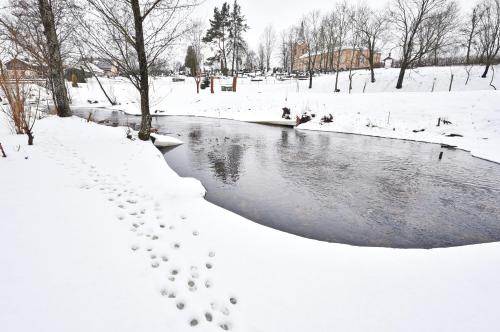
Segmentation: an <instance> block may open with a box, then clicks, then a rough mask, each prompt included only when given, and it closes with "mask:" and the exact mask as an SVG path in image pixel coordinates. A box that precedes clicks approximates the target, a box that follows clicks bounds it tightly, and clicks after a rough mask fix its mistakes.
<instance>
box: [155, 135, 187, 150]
mask: <svg viewBox="0 0 500 332" xmlns="http://www.w3.org/2000/svg"><path fill="white" fill-rule="evenodd" d="M151 137H153V140H154V142H153V144H154V145H155V146H157V147H159V148H166V147H172V146H178V145H182V144H184V143H183V142H182V141H181V140H180V139H177V138H175V137H170V136H166V135H160V134H151Z"/></svg>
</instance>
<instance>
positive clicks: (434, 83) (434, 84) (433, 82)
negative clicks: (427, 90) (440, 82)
mask: <svg viewBox="0 0 500 332" xmlns="http://www.w3.org/2000/svg"><path fill="white" fill-rule="evenodd" d="M435 86H436V78H434V81H432V91H431V92H434V87H435Z"/></svg>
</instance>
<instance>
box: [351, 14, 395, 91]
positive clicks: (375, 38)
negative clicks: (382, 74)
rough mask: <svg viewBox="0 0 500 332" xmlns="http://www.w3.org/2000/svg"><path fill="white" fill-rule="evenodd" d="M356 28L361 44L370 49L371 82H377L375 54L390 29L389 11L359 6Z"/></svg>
mask: <svg viewBox="0 0 500 332" xmlns="http://www.w3.org/2000/svg"><path fill="white" fill-rule="evenodd" d="M356 30H357V31H358V33H359V44H360V46H362V47H364V48H366V50H367V51H368V59H367V60H368V64H369V66H370V73H371V82H372V83H375V70H374V69H375V54H376V53H377V51H378V50H379V49H380V48H381V46H382V42H383V40H382V38H384V34H385V33H386V32H387V30H388V17H387V12H386V11H382V10H378V11H375V10H373V9H371V8H370V7H368V6H366V5H364V6H361V7H359V8H358V10H357V15H356Z"/></svg>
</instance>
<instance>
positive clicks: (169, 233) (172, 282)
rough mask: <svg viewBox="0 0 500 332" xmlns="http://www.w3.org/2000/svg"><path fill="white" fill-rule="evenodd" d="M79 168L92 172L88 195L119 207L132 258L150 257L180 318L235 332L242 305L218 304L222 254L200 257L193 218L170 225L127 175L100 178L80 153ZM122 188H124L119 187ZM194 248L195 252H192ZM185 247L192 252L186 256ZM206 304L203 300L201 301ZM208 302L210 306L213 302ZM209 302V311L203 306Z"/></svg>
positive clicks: (182, 217) (231, 300)
mask: <svg viewBox="0 0 500 332" xmlns="http://www.w3.org/2000/svg"><path fill="white" fill-rule="evenodd" d="M65 152H70V153H71V155H72V156H73V157H74V158H75V159H76V162H75V164H78V163H80V166H84V167H86V168H87V170H86V172H84V173H83V174H82V175H83V179H87V180H84V182H83V183H82V184H81V185H80V188H81V189H83V190H97V191H99V192H100V193H102V194H103V195H104V197H105V198H106V199H107V201H108V202H109V203H110V204H113V205H114V206H115V207H116V218H117V220H118V221H119V222H122V223H123V224H125V225H129V230H130V232H132V233H134V235H135V238H136V241H134V243H132V244H131V247H130V249H131V252H132V253H134V254H136V255H138V254H140V255H144V257H145V259H146V261H147V264H148V265H149V266H150V268H151V269H152V271H153V272H154V273H159V274H160V275H161V278H162V279H164V281H163V285H162V286H161V287H160V289H159V296H162V297H164V298H165V299H166V300H167V301H168V302H170V304H171V305H172V306H173V308H175V310H178V311H179V312H181V313H183V314H186V317H188V318H187V321H186V324H187V326H188V327H189V326H191V327H193V328H195V327H200V326H205V327H207V326H213V327H214V328H215V329H216V330H220V331H230V330H233V329H234V324H233V322H232V320H231V310H232V309H233V308H235V307H236V306H237V304H238V299H237V297H236V296H232V297H229V298H226V299H222V300H220V299H218V298H217V289H216V286H217V285H214V282H213V280H212V278H211V273H212V272H213V271H214V270H215V268H216V252H215V251H210V250H207V251H206V252H202V253H200V252H196V253H195V254H193V249H195V251H196V248H197V246H196V244H195V241H196V239H197V238H198V237H199V236H200V232H199V231H198V230H197V229H193V228H190V223H189V217H188V215H187V214H182V215H179V216H178V217H177V218H176V220H169V218H168V217H166V216H165V215H164V213H163V209H162V206H161V204H160V203H159V202H157V201H154V199H153V197H150V196H148V195H147V194H141V193H140V191H138V190H133V189H131V187H130V181H128V180H127V174H126V173H127V171H128V170H127V169H126V168H125V169H124V174H122V176H120V177H119V178H116V177H113V176H111V175H107V174H101V173H99V172H98V170H97V168H96V167H95V166H94V165H88V164H86V162H85V160H84V159H82V158H80V156H79V155H78V153H77V152H75V151H73V150H70V151H65ZM117 183H118V184H119V185H118V186H117ZM191 244H193V245H192V246H190V245H191ZM185 246H190V248H189V252H188V250H186V251H184V249H185ZM200 299H203V300H202V301H200ZM207 299H208V300H207ZM203 302H205V303H206V304H205V305H204V307H203V306H202V307H200V303H203Z"/></svg>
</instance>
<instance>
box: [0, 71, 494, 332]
mask: <svg viewBox="0 0 500 332" xmlns="http://www.w3.org/2000/svg"><path fill="white" fill-rule="evenodd" d="M433 70H436V69H430V68H426V69H420V70H418V71H413V72H412V73H411V79H409V80H407V83H408V85H407V87H406V88H405V90H403V91H398V92H397V93H391V92H394V91H392V89H393V88H392V86H393V85H394V84H393V82H392V79H393V78H394V76H395V75H397V71H396V70H387V71H384V70H379V71H378V72H377V74H378V77H379V80H378V82H377V83H376V84H375V85H373V86H372V85H370V84H369V85H368V86H367V89H366V93H365V94H363V93H362V86H363V84H364V81H363V77H364V79H365V80H366V77H367V75H368V73H367V72H359V73H358V74H357V75H356V76H355V78H357V79H359V82H357V83H355V94H354V95H349V94H347V93H345V89H346V84H347V83H346V82H347V81H346V74H345V73H343V74H342V76H341V82H342V85H341V89H342V90H343V91H342V93H341V94H337V95H334V94H332V93H330V92H329V91H331V90H332V89H333V88H332V86H333V77H331V76H322V77H318V78H316V79H315V82H314V84H315V88H314V89H313V90H312V91H307V89H306V84H307V82H300V85H299V92H297V86H296V83H295V82H285V83H282V82H274V80H271V79H270V80H269V81H268V82H267V83H260V84H256V83H252V82H249V81H248V80H242V82H240V83H241V84H240V85H239V90H238V92H237V93H222V92H220V89H219V88H218V89H217V91H216V94H215V95H210V93H209V91H208V90H205V91H202V93H201V94H200V95H199V96H197V95H196V94H195V85H194V82H192V81H190V80H189V79H188V81H187V82H186V83H180V84H174V83H172V82H171V81H170V79H157V80H155V83H154V87H153V89H152V91H153V99H154V103H153V104H154V106H153V107H154V108H153V109H154V110H158V111H165V113H164V114H177V115H197V116H209V117H224V118H232V119H238V120H244V121H248V120H259V119H277V118H278V119H279V118H280V116H281V108H282V107H284V106H288V107H291V108H292V112H293V113H294V114H300V113H301V112H302V111H307V110H308V111H312V112H316V113H317V115H318V116H317V118H319V117H321V116H322V115H323V114H328V113H332V115H334V123H333V124H328V125H320V124H319V123H318V120H314V121H313V123H309V124H307V125H304V127H303V128H300V129H299V130H302V129H311V130H331V131H345V132H352V133H360V134H368V135H377V136H387V137H394V138H405V139H416V140H422V141H431V142H444V143H449V144H454V145H458V146H459V147H461V148H464V149H468V150H471V151H472V152H473V153H474V154H477V155H478V156H481V157H484V158H487V159H490V160H497V161H500V152H499V151H498V148H497V146H495V144H498V143H499V142H500V139H499V138H500V134H499V132H498V130H499V129H498V128H499V125H500V103H499V101H500V99H499V96H500V95H499V94H498V93H497V92H495V91H492V90H493V89H492V88H491V87H489V86H488V85H489V80H487V81H486V80H481V79H480V78H478V74H479V72H480V68H475V69H474V71H473V74H474V76H473V77H472V80H471V82H470V83H469V85H468V86H467V87H465V84H464V81H463V80H462V79H463V76H461V75H463V73H465V71H464V70H463V68H459V67H457V68H453V70H454V71H455V72H456V77H455V85H454V86H455V88H456V90H455V89H454V91H455V92H452V93H449V92H447V89H448V85H449V74H450V68H439V69H437V70H438V74H437V75H436V76H437V81H436V86H435V90H436V92H434V93H430V92H429V90H430V88H431V86H432V81H433V78H434V75H431V72H432V71H433ZM462 72H463V73H462ZM461 73H462V74H461ZM362 75H364V76H362ZM447 80H448V81H447ZM496 82H497V83H498V84H499V85H500V82H499V81H498V80H497V81H496ZM429 83H430V85H429ZM219 84H220V83H219ZM105 86H106V87H107V88H108V89H110V91H111V94H112V95H114V96H115V97H116V98H117V100H118V101H119V102H120V103H122V105H119V106H117V107H116V108H117V109H123V110H125V111H127V112H132V113H137V112H138V106H137V105H138V104H137V97H136V94H135V93H134V91H133V89H132V87H131V86H130V84H129V83H126V82H125V81H123V80H121V79H116V80H109V81H106V82H105ZM458 90H470V91H462V92H456V91H458ZM71 95H72V100H73V103H74V106H87V107H88V106H93V107H95V106H108V105H107V104H106V101H105V98H104V97H103V96H102V94H101V93H100V92H99V90H98V87H97V84H96V83H95V82H91V83H89V84H84V85H81V87H79V88H76V89H75V88H72V89H71ZM87 100H91V101H94V100H96V101H98V102H99V103H98V104H92V105H89V103H88V102H87ZM389 112H390V114H391V115H390V116H388V113H389ZM438 117H445V118H447V119H448V120H449V121H451V122H452V124H451V125H447V126H444V127H443V126H441V127H436V124H437V119H438ZM368 122H369V123H371V124H372V125H374V127H367V126H366V125H367V124H368ZM415 129H426V130H425V131H424V132H420V133H413V130H415ZM443 134H460V135H463V136H464V137H458V138H450V137H446V136H445V135H443ZM35 136H36V138H35V146H33V147H28V146H26V141H27V139H26V137H20V136H14V135H10V134H9V131H8V129H7V128H6V127H5V121H3V120H2V122H1V123H0V142H1V143H2V144H3V146H4V148H5V151H6V153H7V155H8V158H5V159H4V158H0V184H1V190H0V211H1V220H2V222H0V251H1V252H2V254H1V255H0V266H1V267H2V271H1V273H0V330H1V331H9V332H18V331H19V332H20V331H23V332H24V331H41V332H45V331H47V332H49V331H50V332H54V331H57V332H59V331H60V332H62V331H75V332H79V331H81V332H89V331H123V332H127V331H130V332H136V331H148V332H155V331H175V332H182V331H224V330H229V331H248V332H259V331H261V332H269V331H287V332H295V331H296V332H303V331H319V332H323V331H324V332H330V331H336V330H339V331H497V330H498V326H499V325H500V315H498V307H499V305H500V283H499V282H498V280H500V243H492V244H483V245H475V246H467V247H458V248H450V249H434V250H394V249H383V248H358V247H351V246H347V245H338V244H328V243H322V242H317V241H313V240H307V239H304V238H300V237H296V236H293V235H289V234H285V233H282V232H279V231H275V230H272V229H269V228H266V227H263V226H260V225H258V224H255V223H253V222H251V221H249V220H246V219H244V218H242V217H240V216H238V215H235V214H233V213H231V212H228V211H226V210H224V209H221V208H219V207H217V206H215V205H213V204H211V203H208V202H207V201H205V200H204V198H203V196H204V193H205V189H204V188H203V186H202V184H201V183H200V182H199V181H197V180H195V179H186V178H180V177H179V176H178V175H177V174H176V173H175V172H173V171H172V170H171V169H170V167H169V166H168V165H167V164H166V163H165V161H164V158H163V156H162V154H161V153H160V152H159V151H158V150H157V149H156V148H155V147H154V146H153V145H152V144H151V143H149V142H140V141H130V140H128V139H126V137H125V136H126V134H125V130H124V129H123V128H110V127H104V126H99V125H96V124H93V123H87V122H86V121H84V120H82V119H78V118H69V119H60V118H56V117H49V118H46V119H44V120H41V121H39V122H38V123H37V126H36V127H35ZM462 140H463V141H462Z"/></svg>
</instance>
